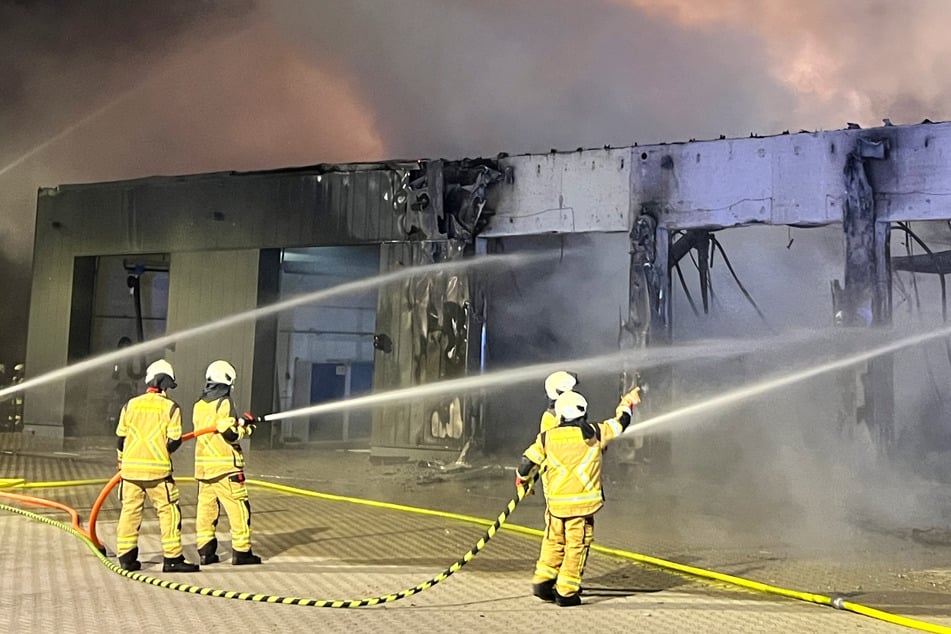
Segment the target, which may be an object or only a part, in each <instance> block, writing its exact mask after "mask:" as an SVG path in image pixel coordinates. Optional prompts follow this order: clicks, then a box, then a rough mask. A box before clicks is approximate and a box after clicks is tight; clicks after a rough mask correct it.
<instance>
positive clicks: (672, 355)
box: [0, 334, 814, 421]
mask: <svg viewBox="0 0 951 634" xmlns="http://www.w3.org/2000/svg"><path fill="white" fill-rule="evenodd" d="M812 336H813V337H814V334H813V335H812ZM769 341H770V340H769V339H767V340H750V341H747V342H737V341H735V340H719V341H701V342H696V343H692V344H684V345H674V346H664V347H657V348H641V349H638V350H633V351H632V350H622V351H619V352H612V353H608V354H604V355H599V356H595V357H588V358H585V359H570V360H566V361H558V362H551V363H539V364H535V365H529V366H523V367H519V368H513V369H510V370H497V371H494V372H489V373H487V374H480V375H475V376H468V377H463V378H458V379H449V380H446V381H437V382H434V383H427V384H424V385H415V386H412V387H407V388H401V389H396V390H390V391H387V392H379V393H376V394H368V395H366V396H358V397H356V398H350V399H343V400H339V401H330V402H327V403H318V404H316V405H308V406H305V407H300V408H297V409H292V410H287V411H284V412H276V413H273V414H267V415H265V416H263V417H262V419H263V420H265V421H278V420H284V419H288V418H296V417H300V416H312V415H316V414H327V413H330V412H336V411H340V410H344V409H357V408H366V407H373V406H375V405H383V404H386V403H393V402H398V401H407V400H417V399H421V398H431V397H436V396H445V395H447V394H459V393H462V392H467V391H470V390H476V389H480V388H488V387H503V386H508V385H512V384H515V383H522V382H525V381H533V380H537V379H539V378H541V377H544V376H547V375H548V374H551V373H552V372H555V371H558V370H563V369H564V368H572V369H574V370H578V371H581V372H593V371H611V370H614V369H616V368H618V367H622V366H625V365H628V366H630V365H636V366H637V367H638V368H648V367H652V366H658V365H665V364H669V363H672V362H675V361H684V360H700V359H714V358H720V357H732V356H737V355H741V354H749V353H754V352H757V351H760V350H762V349H763V347H764V346H763V344H764V342H766V343H768V342H769ZM784 342H786V343H787V344H793V343H797V344H798V343H801V342H802V337H793V338H787V339H785V340H784ZM630 376H631V381H634V383H632V384H631V388H633V387H634V386H635V385H640V374H639V373H638V372H631V373H630ZM641 387H643V386H641ZM0 395H2V392H0Z"/></svg>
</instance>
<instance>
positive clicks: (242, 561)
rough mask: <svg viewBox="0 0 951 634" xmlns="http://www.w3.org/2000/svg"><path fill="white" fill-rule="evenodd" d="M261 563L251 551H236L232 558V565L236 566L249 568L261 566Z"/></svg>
mask: <svg viewBox="0 0 951 634" xmlns="http://www.w3.org/2000/svg"><path fill="white" fill-rule="evenodd" d="M259 563H261V558H260V557H258V556H257V555H255V554H254V553H252V552H251V551H250V550H248V551H247V552H245V551H241V550H236V551H234V554H233V555H232V556H231V564H232V565H234V566H247V565H250V564H259Z"/></svg>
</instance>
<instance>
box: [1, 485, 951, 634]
mask: <svg viewBox="0 0 951 634" xmlns="http://www.w3.org/2000/svg"><path fill="white" fill-rule="evenodd" d="M536 477H537V475H536ZM183 479H184V478H183ZM5 482H6V481H5V480H0V487H2V486H4V483H5ZM18 482H19V483H18V484H15V485H13V486H16V487H17V488H20V487H23V488H40V487H39V485H40V484H42V485H44V487H46V488H50V487H55V486H77V485H78V483H83V484H94V483H95V484H99V483H101V482H104V480H84V481H83V480H75V481H63V482H46V483H32V484H29V483H22V481H18ZM532 482H534V480H533V481H532ZM247 484H249V485H252V486H258V487H261V488H266V489H271V490H274V491H280V492H284V493H289V494H292V495H300V496H305V497H312V498H318V499H323V500H330V501H339V502H349V503H352V504H361V505H364V506H371V507H375V508H383V509H389V510H395V511H402V512H409V513H417V514H420V515H429V516H433V517H441V518H446V519H451V520H457V521H462V522H468V523H472V524H478V525H482V526H488V529H487V530H486V533H485V535H484V536H483V537H482V538H481V539H480V540H479V541H478V542H477V543H476V545H475V546H474V547H473V548H472V549H471V550H470V551H469V552H467V553H466V554H465V555H464V556H463V557H462V558H461V559H459V560H458V561H456V562H455V563H453V564H452V565H451V566H449V568H447V569H446V570H444V571H443V572H441V573H439V574H438V575H436V576H434V577H432V578H431V579H429V580H427V581H424V582H422V583H419V584H417V585H416V586H414V587H412V588H409V589H407V590H403V591H401V592H398V593H395V594H389V595H383V596H380V597H374V598H369V599H355V600H328V599H308V598H300V597H281V596H276V595H267V594H255V593H252V592H239V591H234V590H220V589H214V588H205V587H201V586H194V585H188V584H183V583H177V582H173V581H168V580H165V579H160V578H158V577H153V576H150V575H146V574H142V573H138V572H129V571H127V570H123V569H122V568H120V567H119V566H118V565H116V564H115V563H113V562H112V561H111V560H109V559H108V558H107V557H106V556H105V554H104V553H102V552H101V551H100V549H99V547H97V545H96V544H95V543H94V542H93V540H92V539H90V537H89V536H88V535H86V534H85V533H83V532H82V531H80V530H77V529H75V528H73V527H71V526H69V525H68V524H65V523H63V522H59V521H57V520H54V519H51V518H49V517H46V516H43V515H38V514H36V513H31V512H30V511H25V510H23V509H20V508H16V507H12V506H7V505H5V504H0V510H3V511H8V512H11V513H17V514H19V515H23V516H25V517H29V518H31V519H34V520H37V521H40V522H43V523H46V524H49V525H51V526H56V527H57V528H60V529H62V530H64V531H66V532H68V533H70V534H72V535H74V536H76V537H78V538H79V539H81V540H82V541H83V542H84V543H85V544H86V546H87V547H88V548H89V549H90V550H91V551H92V552H93V554H95V555H96V556H97V557H98V558H99V560H100V561H101V562H102V563H103V564H104V565H105V566H106V567H107V568H109V569H110V570H112V571H113V572H115V573H116V574H120V575H122V576H124V577H127V578H129V579H133V580H135V581H140V582H143V583H148V584H150V585H154V586H158V587H162V588H167V589H169V590H178V591H180V592H188V593H191V594H200V595H205V596H213V597H222V598H227V599H239V600H243V601H257V602H263V603H281V604H290V605H305V606H312V607H332V608H356V607H365V606H372V605H380V604H382V603H389V602H392V601H396V600H399V599H402V598H406V597H408V596H412V595H414V594H417V593H419V592H422V591H423V590H426V589H428V588H431V587H432V586H434V585H436V584H437V583H439V582H440V581H444V580H445V579H447V578H448V577H449V576H450V575H452V574H453V573H455V572H457V571H458V570H459V569H460V568H462V567H463V566H464V565H466V564H467V563H468V562H470V561H472V559H473V558H474V557H475V556H476V555H477V554H478V553H479V552H480V551H481V550H482V549H483V548H484V547H485V545H486V544H487V543H488V541H489V540H490V539H492V537H494V536H495V535H496V534H497V533H498V531H499V530H500V529H502V528H503V526H504V529H505V530H508V531H511V532H515V533H519V534H523V535H530V536H533V537H540V536H542V535H543V533H542V531H540V530H537V529H533V528H528V527H526V526H519V525H516V524H506V523H505V522H506V520H507V519H508V517H509V516H510V515H511V514H512V512H513V511H514V510H515V507H516V506H517V505H518V503H519V502H521V500H523V499H524V498H525V495H526V494H527V493H528V491H529V489H530V486H531V485H526V486H525V487H522V488H520V489H519V490H518V495H517V496H516V497H515V498H513V499H512V500H510V501H509V503H508V505H507V507H506V510H505V511H503V512H502V513H501V514H500V515H499V517H498V518H496V520H495V521H489V520H485V519H482V518H478V517H473V516H469V515H462V514H459V513H449V512H445V511H437V510H433V509H425V508H418V507H413V506H406V505H402V504H392V503H388V502H380V501H376V500H368V499H364V498H353V497H347V496H342V495H334V494H330V493H320V492H317V491H309V490H306V489H299V488H296V487H291V486H286V485H281V484H274V483H270V482H264V481H261V480H247ZM6 486H10V485H6ZM0 496H4V493H3V491H0ZM591 549H592V550H594V551H596V552H600V553H602V554H605V555H609V556H613V557H617V558H620V559H627V560H630V561H636V562H640V563H643V564H647V565H651V566H656V567H659V568H663V569H667V570H670V571H674V572H678V573H682V574H685V575H689V576H692V577H699V578H703V579H710V580H714V581H719V582H723V583H728V584H731V585H735V586H738V587H742V588H746V589H749V590H754V591H757V592H763V593H767V594H774V595H778V596H783V597H787V598H791V599H797V600H800V601H806V602H808V603H815V604H818V605H826V606H830V607H833V608H836V609H839V610H845V611H849V612H853V613H855V614H861V615H863V616H867V617H870V618H874V619H878V620H880V621H884V622H887V623H892V624H895V625H901V626H905V627H909V628H912V629H916V630H919V631H922V632H934V633H936V634H951V627H948V626H944V625H939V624H936V623H929V622H927V621H922V620H919V619H914V618H911V617H906V616H902V615H898V614H892V613H890V612H885V611H883V610H878V609H875V608H872V607H869V606H865V605H862V604H859V603H855V602H852V601H846V600H844V599H843V598H842V597H830V596H826V595H821V594H815V593H811V592H801V591H798V590H792V589H788V588H783V587H780V586H774V585H770V584H765V583H761V582H758V581H753V580H750V579H744V578H742V577H737V576H734V575H729V574H725V573H721V572H716V571H713V570H706V569H703V568H697V567H694V566H688V565H685V564H680V563H677V562H674V561H668V560H665V559H660V558H658V557H651V556H649V555H643V554H640V553H635V552H631V551H627V550H622V549H618V548H610V547H607V546H601V545H598V544H593V545H592V546H591Z"/></svg>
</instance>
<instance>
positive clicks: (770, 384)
mask: <svg viewBox="0 0 951 634" xmlns="http://www.w3.org/2000/svg"><path fill="white" fill-rule="evenodd" d="M948 336H951V327H945V328H941V329H939V330H935V331H933V332H929V333H923V334H918V335H912V336H908V337H904V338H902V339H899V340H897V341H894V342H892V343H889V344H886V345H882V346H879V347H877V348H873V349H871V350H868V351H866V352H861V353H858V354H853V355H850V356H847V357H845V358H843V359H839V360H838V361H830V362H828V363H823V364H822V365H818V366H814V367H812V368H808V369H805V370H799V371H797V372H792V373H789V374H786V375H783V376H779V377H776V378H772V379H767V380H765V381H760V382H758V383H754V384H753V385H749V386H747V387H743V388H739V389H736V390H732V391H730V392H727V393H725V394H721V395H719V396H715V397H713V398H710V399H707V400H704V401H701V402H698V403H694V404H692V405H687V406H685V407H681V408H679V409H676V410H674V411H672V412H667V413H666V414H660V415H658V416H654V417H653V418H649V419H647V420H645V421H642V422H640V423H638V424H636V425H632V426H630V427H628V428H627V430H625V431H624V434H630V433H637V434H641V433H644V432H645V431H649V430H653V429H654V428H655V427H658V426H661V425H665V424H667V423H671V422H672V421H675V420H677V419H680V418H684V417H687V416H690V415H693V414H702V413H706V412H709V411H710V410H714V409H720V408H724V407H729V406H731V405H733V404H734V403H736V402H738V401H744V400H746V399H750V398H753V397H755V396H759V395H761V394H763V393H765V392H769V391H771V390H775V389H777V388H781V387H786V386H787V385H792V384H794V383H799V382H802V381H805V380H807V379H811V378H815V377H817V376H820V375H822V374H826V373H828V372H835V371H837V370H844V369H846V368H848V367H850V366H853V365H856V364H858V363H862V362H865V361H869V360H871V359H874V358H875V357H880V356H882V355H885V354H889V353H892V352H897V351H899V350H901V349H903V348H909V347H911V346H917V345H919V344H922V343H925V342H928V341H931V340H933V339H940V338H942V337H948Z"/></svg>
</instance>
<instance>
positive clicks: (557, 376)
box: [539, 370, 578, 431]
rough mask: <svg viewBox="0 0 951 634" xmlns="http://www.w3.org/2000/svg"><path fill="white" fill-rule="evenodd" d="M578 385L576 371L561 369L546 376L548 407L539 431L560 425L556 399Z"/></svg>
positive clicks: (543, 413)
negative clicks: (556, 411) (556, 412)
mask: <svg viewBox="0 0 951 634" xmlns="http://www.w3.org/2000/svg"><path fill="white" fill-rule="evenodd" d="M576 385H578V375H577V374H575V373H574V372H565V371H563V370H559V371H558V372H552V373H551V374H549V375H548V377H546V378H545V394H546V395H547V396H548V409H546V410H545V411H544V412H542V420H541V423H540V424H539V431H548V430H549V429H551V428H553V427H558V422H559V421H558V417H557V416H555V399H557V398H558V397H559V396H561V395H562V394H564V393H565V392H570V391H572V390H573V389H575V386H576Z"/></svg>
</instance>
